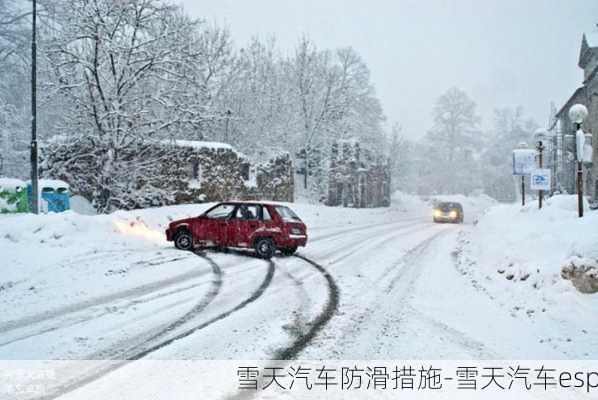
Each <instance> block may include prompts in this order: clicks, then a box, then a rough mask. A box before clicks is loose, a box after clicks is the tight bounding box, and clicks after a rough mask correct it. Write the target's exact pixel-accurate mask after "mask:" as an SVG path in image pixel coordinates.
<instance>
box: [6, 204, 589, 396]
mask: <svg viewBox="0 0 598 400" xmlns="http://www.w3.org/2000/svg"><path fill="white" fill-rule="evenodd" d="M448 199H452V200H457V201H461V202H462V203H463V204H464V209H465V214H466V223H465V224H463V225H452V224H433V223H432V222H431V203H432V202H433V201H434V200H448ZM571 201H572V200H571V198H555V199H552V200H549V201H547V202H546V207H545V208H544V209H543V210H541V211H538V210H536V209H535V208H534V206H535V205H530V206H528V207H525V208H521V207H520V206H519V205H497V204H496V203H494V202H493V201H491V200H490V199H488V198H485V197H477V198H464V197H460V196H453V197H450V198H449V197H445V196H442V197H439V198H436V199H426V201H423V200H421V199H419V198H417V197H413V196H408V195H404V194H397V195H395V198H394V201H393V206H392V207H391V208H389V209H362V210H357V209H342V208H330V207H324V206H317V205H307V204H292V205H291V207H292V208H293V209H295V211H296V212H297V213H298V214H299V215H300V216H301V217H302V218H303V219H304V221H305V222H306V224H307V226H308V233H309V236H310V239H309V242H308V245H307V247H306V248H304V249H300V251H299V257H275V258H274V259H273V260H272V261H271V262H268V261H264V260H260V259H256V258H254V257H253V256H251V254H244V253H228V254H225V253H215V252H210V251H208V252H205V253H197V254H194V253H190V252H181V251H178V250H176V249H174V247H173V246H172V243H168V242H166V241H165V237H164V233H163V231H164V229H165V227H166V226H167V224H168V223H169V222H170V221H171V220H174V219H178V218H182V217H187V216H193V215H198V214H200V213H201V212H202V211H203V210H205V209H206V208H207V207H209V206H210V205H209V204H203V205H188V206H175V207H165V208H155V209H146V210H138V211H133V212H116V213H114V214H111V215H99V216H85V215H79V214H76V213H74V212H67V213H63V214H51V215H42V216H38V217H34V216H32V215H12V216H6V215H4V216H0V253H1V254H2V255H3V262H4V263H5V264H4V268H3V274H2V277H1V278H0V315H2V316H3V317H2V319H3V323H2V324H1V325H0V359H3V360H73V361H74V360H98V362H96V363H95V364H94V368H95V369H94V370H85V368H79V367H77V368H75V369H74V370H71V371H69V373H68V374H65V375H64V376H62V375H61V376H62V377H63V378H64V379H63V380H62V381H61V382H60V385H59V387H60V388H59V390H60V391H61V392H69V391H71V390H74V389H76V390H75V391H72V392H70V394H69V395H67V396H66V397H65V398H100V397H103V398H112V397H113V396H115V393H116V392H118V394H119V395H118V396H116V397H118V398H123V399H124V398H133V397H131V396H130V395H128V394H130V393H129V390H134V386H135V385H133V384H130V383H127V381H128V377H127V373H126V371H128V369H127V368H128V367H127V366H125V367H123V368H116V367H115V364H114V363H116V364H118V363H119V361H118V360H140V359H143V360H271V359H292V358H299V359H305V360H310V359H311V360H314V359H333V360H365V359H379V360H391V359H397V360H398V359H403V360H407V359H417V360H422V359H437V360H438V359H440V360H479V359H485V360H488V359H493V360H503V359H520V360H522V359H563V360H567V359H588V360H591V359H596V358H598V340H597V339H596V338H597V337H598V317H597V316H596V313H595V310H596V307H597V306H598V299H597V298H596V295H594V296H592V295H584V294H581V293H579V292H578V291H576V290H575V289H574V288H573V286H572V285H571V283H570V282H568V281H564V280H562V279H561V278H560V267H561V266H562V265H563V263H564V262H565V261H567V260H568V259H569V258H571V257H573V256H577V255H583V256H585V257H598V254H597V250H596V246H595V243H597V242H598V233H597V232H598V231H596V229H595V228H594V229H592V226H593V227H595V226H596V222H598V213H593V212H590V213H589V214H588V215H587V217H586V218H584V219H583V220H579V219H577V218H576V216H575V204H574V203H573V204H572V205H571V204H569V203H571ZM111 362H112V363H111ZM98 363H99V364H100V367H98ZM133 364H134V363H133ZM76 365H79V364H76ZM102 365H103V367H102ZM117 366H120V365H117ZM123 371H125V372H123ZM129 371H130V373H133V372H134V373H135V374H137V375H139V374H140V373H142V372H143V369H141V370H140V369H135V370H134V371H133V370H129ZM140 371H141V372H140ZM146 378H147V379H151V380H152V381H153V382H159V381H160V376H155V375H152V376H151V378H150V377H149V376H148V377H146ZM107 379H112V381H111V382H113V383H114V380H115V379H116V380H117V381H118V380H120V381H119V382H120V383H119V384H118V385H117V388H118V390H117V391H116V392H115V391H109V387H110V388H112V387H114V385H113V383H111V384H110V385H109V386H107V385H104V384H103V382H106V380H107ZM110 390H111V389H110ZM106 396H108V397H106ZM119 396H120V397H119Z"/></svg>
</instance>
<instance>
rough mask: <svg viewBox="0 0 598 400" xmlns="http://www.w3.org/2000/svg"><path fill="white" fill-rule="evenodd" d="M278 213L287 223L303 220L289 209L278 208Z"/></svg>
mask: <svg viewBox="0 0 598 400" xmlns="http://www.w3.org/2000/svg"><path fill="white" fill-rule="evenodd" d="M276 212H277V213H278V214H279V215H280V217H281V218H282V219H284V220H285V221H301V218H299V217H298V216H297V214H295V213H294V212H293V210H291V209H290V208H289V207H284V206H277V207H276Z"/></svg>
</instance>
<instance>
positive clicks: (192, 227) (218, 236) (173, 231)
mask: <svg viewBox="0 0 598 400" xmlns="http://www.w3.org/2000/svg"><path fill="white" fill-rule="evenodd" d="M166 239H167V240H168V241H174V245H175V246H176V247H177V248H178V249H182V250H192V249H193V248H195V247H200V248H202V247H215V248H229V247H233V248H253V249H255V251H256V253H257V254H258V255H259V256H260V257H263V258H270V257H272V256H273V255H274V253H275V251H276V250H280V251H281V252H282V253H283V254H285V255H291V254H293V253H294V252H295V251H296V250H297V248H298V247H299V246H305V244H306V243H307V229H306V227H305V224H304V223H303V222H302V221H301V219H300V218H299V217H298V216H297V214H295V213H294V212H293V211H292V210H291V209H290V208H289V207H286V206H284V205H279V204H270V203H262V202H241V201H234V202H226V203H220V204H217V205H215V206H214V207H212V208H210V209H209V210H207V211H206V212H204V213H203V214H201V215H200V216H198V217H194V218H186V219H181V220H178V221H173V222H171V223H170V225H169V226H168V229H166Z"/></svg>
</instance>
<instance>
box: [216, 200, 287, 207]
mask: <svg viewBox="0 0 598 400" xmlns="http://www.w3.org/2000/svg"><path fill="white" fill-rule="evenodd" d="M219 204H234V205H241V204H250V205H251V204H258V205H262V206H285V207H287V205H286V204H281V203H276V202H273V201H262V200H231V201H222V202H220V203H219Z"/></svg>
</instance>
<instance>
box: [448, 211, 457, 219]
mask: <svg viewBox="0 0 598 400" xmlns="http://www.w3.org/2000/svg"><path fill="white" fill-rule="evenodd" d="M449 216H450V217H451V218H457V211H451V212H450V214H449Z"/></svg>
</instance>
